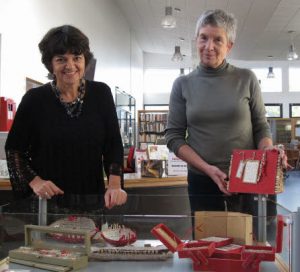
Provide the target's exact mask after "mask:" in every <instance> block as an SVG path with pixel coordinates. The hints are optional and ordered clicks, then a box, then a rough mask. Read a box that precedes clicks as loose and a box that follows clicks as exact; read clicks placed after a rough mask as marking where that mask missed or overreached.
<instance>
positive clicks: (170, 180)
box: [0, 173, 187, 191]
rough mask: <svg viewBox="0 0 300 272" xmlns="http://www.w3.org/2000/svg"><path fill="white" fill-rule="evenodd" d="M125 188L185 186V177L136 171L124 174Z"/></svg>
mask: <svg viewBox="0 0 300 272" xmlns="http://www.w3.org/2000/svg"><path fill="white" fill-rule="evenodd" d="M124 178H125V189H126V188H128V189H129V188H149V187H152V188H153V187H174V186H175V187H177V186H187V177H166V178H142V177H139V176H138V175H137V174H136V173H132V174H124ZM0 190H2V191H5V190H6V191H7V190H11V185H10V181H9V179H0Z"/></svg>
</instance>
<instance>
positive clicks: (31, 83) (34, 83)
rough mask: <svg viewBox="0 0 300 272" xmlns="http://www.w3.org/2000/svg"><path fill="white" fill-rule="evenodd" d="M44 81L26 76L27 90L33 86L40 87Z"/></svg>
mask: <svg viewBox="0 0 300 272" xmlns="http://www.w3.org/2000/svg"><path fill="white" fill-rule="evenodd" d="M42 85H44V83H42V82H39V81H37V80H34V79H32V78H29V77H26V92H27V91H28V90H30V89H32V88H36V87H40V86H42Z"/></svg>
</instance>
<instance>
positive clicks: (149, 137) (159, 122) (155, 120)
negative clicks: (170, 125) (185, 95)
mask: <svg viewBox="0 0 300 272" xmlns="http://www.w3.org/2000/svg"><path fill="white" fill-rule="evenodd" d="M168 112H169V111H168V110H139V111H138V126H137V127H138V148H140V149H145V147H146V146H147V145H148V144H155V143H156V142H157V141H158V140H163V139H164V130H165V128H166V126H167V119H168Z"/></svg>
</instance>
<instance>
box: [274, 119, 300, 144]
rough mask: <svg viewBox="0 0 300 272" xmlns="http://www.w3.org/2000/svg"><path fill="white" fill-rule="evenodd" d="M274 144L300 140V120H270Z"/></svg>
mask: <svg viewBox="0 0 300 272" xmlns="http://www.w3.org/2000/svg"><path fill="white" fill-rule="evenodd" d="M268 122H269V125H270V128H271V132H272V138H273V143H274V144H288V143H290V142H291V140H300V118H268Z"/></svg>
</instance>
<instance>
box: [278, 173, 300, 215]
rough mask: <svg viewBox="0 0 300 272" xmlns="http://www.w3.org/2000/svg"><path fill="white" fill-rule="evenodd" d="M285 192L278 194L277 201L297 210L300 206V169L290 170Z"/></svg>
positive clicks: (289, 208) (293, 210)
mask: <svg viewBox="0 0 300 272" xmlns="http://www.w3.org/2000/svg"><path fill="white" fill-rule="evenodd" d="M287 175H288V177H287V179H286V181H285V188H284V192H283V193H281V194H278V195H277V202H278V203H279V204H280V205H282V206H284V207H285V208H287V209H288V210H290V211H292V212H295V211H297V210H298V208H300V171H290V172H288V174H287Z"/></svg>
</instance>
